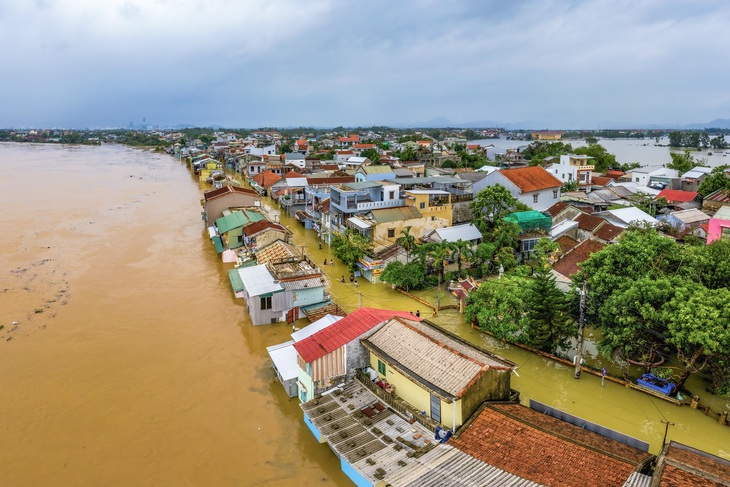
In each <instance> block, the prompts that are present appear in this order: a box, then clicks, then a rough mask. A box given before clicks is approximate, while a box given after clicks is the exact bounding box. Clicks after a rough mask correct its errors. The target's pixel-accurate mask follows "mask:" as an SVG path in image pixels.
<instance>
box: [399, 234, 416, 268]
mask: <svg viewBox="0 0 730 487" xmlns="http://www.w3.org/2000/svg"><path fill="white" fill-rule="evenodd" d="M400 233H401V236H400V237H398V238H396V239H395V243H396V245H398V246H400V247H401V248H402V249H403V250H405V251H406V264H407V263H408V261H409V259H410V255H411V251H412V250H413V249H414V248H415V247H416V237H414V236H413V235H411V226H410V225H408V226H407V227H405V228H404V229H403V230H401V231H400Z"/></svg>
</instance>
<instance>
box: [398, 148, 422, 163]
mask: <svg viewBox="0 0 730 487" xmlns="http://www.w3.org/2000/svg"><path fill="white" fill-rule="evenodd" d="M395 157H397V158H398V159H400V160H401V161H402V162H407V161H417V160H418V152H417V151H416V150H415V149H414V148H413V147H411V146H406V147H405V148H404V149H403V150H399V151H396V153H395Z"/></svg>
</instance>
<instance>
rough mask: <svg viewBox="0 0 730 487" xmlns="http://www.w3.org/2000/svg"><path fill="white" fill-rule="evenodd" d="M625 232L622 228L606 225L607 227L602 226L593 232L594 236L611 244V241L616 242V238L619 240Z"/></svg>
mask: <svg viewBox="0 0 730 487" xmlns="http://www.w3.org/2000/svg"><path fill="white" fill-rule="evenodd" d="M623 231H624V229H623V228H621V227H617V226H616V225H612V224H610V223H606V224H605V225H601V227H600V228H599V229H598V230H596V231H595V232H593V235H595V236H596V238H600V239H601V240H605V241H606V242H610V241H611V240H615V239H616V238H618V236H619V235H621V234H622V233H623Z"/></svg>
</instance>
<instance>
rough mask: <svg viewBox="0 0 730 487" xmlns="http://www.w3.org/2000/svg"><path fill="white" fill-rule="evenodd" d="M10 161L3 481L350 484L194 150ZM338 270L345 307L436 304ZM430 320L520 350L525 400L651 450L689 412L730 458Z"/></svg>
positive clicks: (5, 149)
mask: <svg viewBox="0 0 730 487" xmlns="http://www.w3.org/2000/svg"><path fill="white" fill-rule="evenodd" d="M0 168H1V169H2V174H3V176H2V177H1V178H0V195H2V196H1V198H2V201H3V202H4V203H5V205H4V206H5V211H4V212H3V213H2V214H1V215H0V234H1V235H2V237H3V238H2V239H0V246H1V251H2V256H3V258H2V259H1V260H0V276H2V280H1V281H0V325H2V326H3V328H2V329H0V386H1V390H2V398H3V400H2V407H1V409H0V435H2V441H0V458H2V459H3V467H2V468H0V485H10V486H26V485H28V486H35V485H54V486H76V485H102V484H103V485H109V486H115V485H145V486H152V485H154V486H157V485H160V486H167V485H175V486H184V485H191V486H209V485H211V486H212V485H215V486H249V485H265V486H279V485H281V486H284V485H293V484H297V485H302V486H308V485H337V486H345V485H351V484H350V482H349V480H347V478H346V477H345V476H344V474H342V473H341V472H340V469H339V463H338V462H337V460H336V459H335V457H334V455H333V454H332V453H331V451H330V450H329V449H328V448H327V447H326V446H324V445H319V444H318V443H316V441H315V440H314V438H313V437H312V435H311V433H309V431H308V430H307V428H306V427H305V426H304V424H303V422H302V420H301V417H302V414H301V410H300V409H299V407H298V405H297V402H296V400H295V399H289V398H287V397H286V395H285V394H284V392H283V389H282V387H281V386H280V385H279V383H278V382H277V381H276V379H275V377H274V374H273V372H272V370H271V369H270V363H269V360H268V356H267V354H266V351H265V347H266V346H267V345H271V344H274V343H280V342H283V341H286V340H287V339H288V338H289V333H291V327H289V326H287V325H284V324H280V325H271V326H262V327H256V328H254V327H252V326H251V324H250V322H249V320H248V317H247V314H246V313H245V310H244V308H243V306H242V305H241V303H240V302H238V301H236V300H235V299H234V298H233V296H232V293H231V291H230V284H229V282H228V279H227V276H226V272H225V270H226V269H227V268H228V267H224V265H223V264H221V263H220V261H219V259H218V258H217V256H216V254H215V252H214V251H213V249H212V247H211V245H210V241H209V240H208V238H207V234H206V233H205V232H204V231H203V230H204V229H203V224H202V222H201V220H200V210H201V208H200V206H199V199H200V194H201V193H200V191H201V190H200V188H199V187H198V184H197V182H196V181H195V180H194V179H193V177H192V176H191V175H190V172H189V171H188V170H187V169H186V168H185V167H184V165H183V164H181V163H179V162H177V161H176V160H174V159H173V158H170V157H169V156H165V155H158V154H154V153H151V152H146V151H141V150H134V149H129V148H125V147H121V146H103V147H68V146H53V145H29V144H23V145H16V144H0ZM281 219H282V222H283V223H285V224H287V226H289V228H291V229H292V231H294V232H295V243H296V244H297V245H307V246H308V248H309V252H310V254H311V255H312V257H313V259H314V260H315V262H320V261H323V260H324V259H325V258H327V259H329V258H330V254H329V253H328V249H327V247H325V248H324V249H323V250H319V249H318V247H317V245H316V236H315V235H314V233H313V232H306V233H305V232H304V230H303V229H302V227H301V226H299V225H298V224H297V223H296V222H294V221H293V220H290V219H289V218H288V217H286V215H282V217H281ZM325 271H326V272H327V273H328V276H329V279H330V282H331V283H332V284H331V294H332V295H333V297H334V299H335V300H336V301H337V302H338V304H340V306H342V307H343V308H345V309H346V310H347V311H352V310H353V309H355V308H356V307H357V306H358V299H359V298H360V299H362V304H363V306H372V307H383V308H392V309H403V310H413V311H415V310H416V309H419V308H420V310H421V312H422V314H423V315H424V316H425V315H427V314H428V313H425V312H424V311H425V310H424V309H423V307H422V306H421V305H420V304H419V303H416V302H414V301H412V300H410V299H409V298H407V297H405V296H403V295H401V294H399V293H397V292H394V291H392V290H390V289H389V288H388V287H387V286H375V285H372V284H370V283H367V282H365V281H364V280H361V282H360V286H359V288H358V289H357V290H356V289H354V288H353V287H352V286H351V285H349V284H345V285H341V284H340V283H338V282H336V281H337V280H339V277H340V276H341V275H346V270H345V268H344V267H343V266H341V265H339V264H338V263H337V262H335V265H334V266H327V267H325ZM358 292H360V293H361V296H358ZM433 294H434V293H433V292H431V293H430V294H429V293H424V298H426V299H431V298H435V296H433ZM448 299H450V298H449V297H447V296H445V295H444V296H442V300H443V302H448V301H447V300H448ZM434 320H435V321H436V322H437V323H439V324H442V325H443V326H444V327H446V328H447V329H449V330H451V331H454V332H456V333H459V334H460V335H462V336H464V337H466V338H467V339H469V340H471V341H473V342H475V343H478V344H481V345H483V346H487V347H489V348H495V347H496V348H497V350H496V351H497V353H499V354H501V355H503V356H505V357H506V358H508V359H511V360H513V361H514V362H516V363H517V364H518V365H519V369H518V371H517V373H518V374H519V376H513V382H512V384H513V387H514V388H516V389H519V390H520V391H521V393H522V399H523V401H525V402H526V401H527V400H528V399H530V398H534V399H537V400H539V401H541V402H545V403H548V404H550V405H553V406H556V407H558V408H562V409H565V410H567V411H568V412H571V413H573V414H576V415H578V416H581V417H584V418H585V419H588V420H590V421H595V422H598V423H601V424H603V425H605V426H608V427H611V428H615V429H618V430H619V431H621V432H623V433H626V434H629V435H632V436H635V437H637V438H639V439H642V440H644V441H648V442H650V443H651V450H652V451H657V450H658V448H659V447H660V446H661V440H662V435H663V433H664V425H663V424H662V423H661V420H662V419H666V420H668V421H671V422H674V423H675V424H676V425H675V426H672V427H671V428H670V429H669V438H670V439H675V440H677V441H681V442H683V443H687V444H689V445H692V446H695V447H698V448H702V449H704V450H707V451H709V452H711V453H714V454H719V455H722V456H724V457H726V458H730V447H728V445H730V428H728V427H720V426H719V425H717V423H715V421H713V420H712V419H710V418H708V417H705V416H704V415H702V414H701V413H699V412H697V411H693V410H691V409H689V408H687V407H676V406H673V405H671V404H669V403H665V402H663V401H661V400H657V399H651V398H650V397H649V396H646V395H644V394H641V393H638V392H635V391H632V390H629V389H626V388H624V387H621V386H618V385H615V384H610V383H606V385H605V386H604V387H601V385H600V379H599V378H595V377H589V376H585V375H584V377H583V378H581V380H578V381H576V380H574V379H573V378H572V373H571V371H570V370H568V369H567V368H565V367H562V366H558V365H555V364H554V363H552V362H550V361H547V360H545V359H542V358H540V357H536V356H533V355H530V354H527V353H525V352H523V351H521V350H519V349H516V348H514V347H510V346H508V345H504V344H501V343H494V342H492V341H490V340H489V339H488V338H487V337H484V336H483V335H481V334H479V333H477V332H475V331H473V330H471V329H469V328H468V327H466V326H465V325H464V323H463V319H462V317H461V316H460V315H458V313H455V312H448V313H442V314H441V316H439V317H437V318H434ZM13 323H16V324H13Z"/></svg>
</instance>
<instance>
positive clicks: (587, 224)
mask: <svg viewBox="0 0 730 487" xmlns="http://www.w3.org/2000/svg"><path fill="white" fill-rule="evenodd" d="M573 221H576V222H578V228H580V229H581V230H586V231H588V232H591V233H593V231H595V229H596V228H598V226H599V225H600V224H601V223H606V220H604V219H603V218H600V217H597V216H593V215H588V214H585V213H584V214H580V215H578V216H576V217H575V219H574V220H573Z"/></svg>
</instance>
